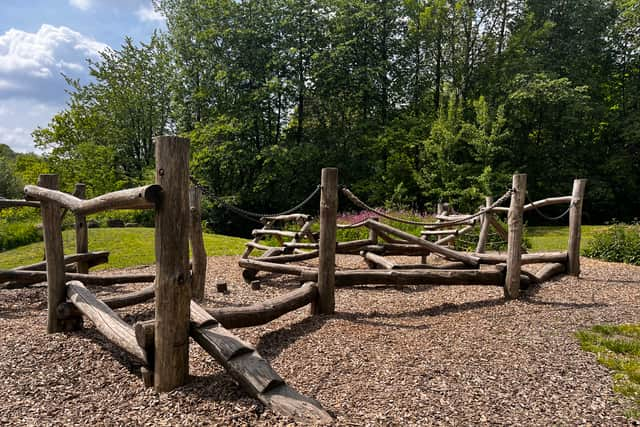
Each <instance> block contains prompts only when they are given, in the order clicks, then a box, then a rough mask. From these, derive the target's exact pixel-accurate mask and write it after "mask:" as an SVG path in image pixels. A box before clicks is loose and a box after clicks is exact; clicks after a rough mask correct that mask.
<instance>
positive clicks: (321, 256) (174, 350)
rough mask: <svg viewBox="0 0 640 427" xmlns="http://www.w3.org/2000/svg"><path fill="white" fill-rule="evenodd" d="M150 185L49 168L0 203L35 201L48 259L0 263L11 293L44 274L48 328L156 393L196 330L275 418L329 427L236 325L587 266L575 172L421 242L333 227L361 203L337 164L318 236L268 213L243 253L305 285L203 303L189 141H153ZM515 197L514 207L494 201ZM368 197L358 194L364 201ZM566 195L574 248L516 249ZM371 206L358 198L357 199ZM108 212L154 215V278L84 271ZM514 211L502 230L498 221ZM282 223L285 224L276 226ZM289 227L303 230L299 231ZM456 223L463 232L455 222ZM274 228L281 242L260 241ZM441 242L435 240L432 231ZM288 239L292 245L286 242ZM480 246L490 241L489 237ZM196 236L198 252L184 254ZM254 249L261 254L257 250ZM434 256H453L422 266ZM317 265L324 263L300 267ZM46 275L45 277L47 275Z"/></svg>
mask: <svg viewBox="0 0 640 427" xmlns="http://www.w3.org/2000/svg"><path fill="white" fill-rule="evenodd" d="M155 143H156V183H155V184H153V185H148V186H144V187H138V188H134V189H129V190H123V191H118V192H113V193H108V194H105V195H103V196H99V197H96V198H93V199H90V200H84V199H83V195H84V188H83V187H82V186H81V185H80V186H77V188H76V192H75V193H74V194H75V195H70V194H66V193H63V192H60V191H58V181H57V176H55V175H42V176H41V177H40V180H39V183H38V185H37V186H35V185H29V186H27V187H25V195H26V198H27V200H26V201H8V200H0V208H3V207H12V206H31V207H35V208H40V210H41V215H42V222H43V230H44V239H45V251H46V261H45V262H42V263H38V264H33V265H30V266H21V267H17V268H15V269H13V270H2V271H0V284H3V285H2V286H3V287H5V288H6V287H12V286H22V285H25V284H30V283H36V282H41V281H43V280H45V279H46V281H47V292H48V309H47V312H48V317H47V332H48V333H57V332H61V331H69V330H76V329H80V328H81V327H82V317H83V316H84V317H86V318H88V319H90V320H91V321H92V322H93V323H94V325H95V327H96V329H97V330H98V331H100V332H101V333H102V334H103V335H104V336H105V337H106V338H107V339H109V340H110V341H111V342H112V343H114V344H115V345H117V346H118V347H120V348H122V349H123V350H125V351H126V352H128V353H129V354H130V355H131V356H133V357H135V358H136V359H137V360H139V361H140V362H142V363H143V365H144V368H143V369H142V370H141V373H142V377H143V380H144V382H145V384H146V385H148V386H153V387H154V388H155V390H156V391H158V392H164V391H170V390H172V389H174V388H176V387H178V386H180V385H182V384H184V383H185V382H186V381H187V378H188V374H189V337H191V338H193V339H194V340H195V341H196V342H197V343H198V344H199V345H200V346H202V348H203V349H204V350H205V351H207V352H208V353H209V354H210V355H211V356H213V358H214V359H215V360H216V361H217V362H218V363H220V364H221V365H222V366H223V367H224V368H225V369H227V370H228V372H229V373H230V374H231V375H232V376H233V378H234V379H235V380H236V381H237V382H238V383H239V384H240V385H242V386H243V388H244V389H245V390H246V391H247V392H248V393H249V394H250V395H252V396H253V397H255V398H257V399H259V400H260V401H261V402H263V403H264V404H265V405H266V406H269V407H270V408H272V409H273V410H274V411H275V412H278V413H281V414H284V415H287V416H291V417H293V418H296V419H298V420H300V421H303V422H306V423H330V422H332V420H333V418H332V417H331V415H330V414H329V413H328V412H327V411H325V410H324V409H323V408H322V406H321V404H320V403H318V402H317V401H315V400H313V399H311V398H308V397H306V396H303V395H301V394H300V393H298V392H296V391H295V390H294V389H292V388H291V387H290V386H288V385H287V384H286V382H285V381H284V379H282V378H281V377H280V376H279V375H278V374H277V373H276V372H275V371H274V370H273V369H272V368H271V366H270V365H269V363H268V362H267V361H266V360H265V359H263V358H262V357H261V356H260V354H259V353H258V352H257V351H256V350H255V348H254V347H253V346H252V345H251V344H248V343H246V342H244V341H243V340H241V339H240V338H238V337H236V336H235V335H233V334H232V333H231V332H230V331H229V330H228V329H232V328H240V327H248V326H255V325H260V324H264V323H267V322H270V321H271V320H273V319H275V318H277V317H279V316H281V315H283V314H286V313H288V312H290V311H293V310H296V309H298V308H301V307H303V306H305V305H309V304H310V306H311V313H312V314H324V315H330V314H332V313H333V312H334V310H335V298H336V295H335V289H336V287H346V286H354V285H371V284H391V285H397V286H403V285H489V286H501V287H503V288H504V294H505V297H506V298H517V297H518V296H519V295H520V290H521V288H525V287H526V286H527V285H528V284H530V283H541V282H544V281H546V280H548V279H549V278H551V277H552V276H554V275H556V274H559V273H562V272H566V273H568V274H572V275H576V276H577V275H578V274H579V272H580V260H579V246H580V225H581V211H582V200H583V196H584V188H585V184H586V180H575V181H574V186H573V194H572V195H571V196H565V197H556V198H551V199H545V200H542V201H538V202H533V203H530V204H528V205H525V194H526V178H527V177H526V175H522V174H520V175H514V177H513V187H512V189H511V190H509V191H508V192H507V193H506V194H505V195H504V196H503V197H501V198H500V199H498V201H497V202H495V203H493V202H492V201H490V200H488V201H487V204H486V206H485V207H484V208H482V209H480V210H479V211H478V212H476V213H474V214H472V215H463V216H455V215H454V216H451V215H442V216H439V217H438V219H439V222H438V223H436V224H425V230H424V232H423V233H422V235H421V236H420V237H418V236H414V235H413V234H410V233H407V232H404V231H402V230H399V229H397V228H394V227H392V226H390V225H387V224H384V223H382V222H380V221H378V220H377V219H368V220H365V221H363V222H361V223H358V224H350V225H338V224H337V223H336V219H337V210H338V199H339V197H338V196H339V191H342V192H343V194H344V195H345V196H346V197H348V198H349V199H350V200H352V201H354V203H356V204H358V203H357V201H359V199H358V198H357V197H356V196H355V195H353V193H351V192H350V191H349V190H348V189H346V188H343V189H342V190H340V188H339V186H338V171H337V169H334V168H325V169H323V170H322V177H321V188H320V218H319V223H320V224H319V232H314V231H313V226H314V219H313V218H312V217H311V216H309V215H305V214H295V213H294V214H287V215H276V216H271V217H265V218H263V220H262V222H263V224H264V227H263V228H262V229H258V230H254V232H253V236H254V239H253V241H251V242H248V243H247V249H246V251H245V252H244V253H243V255H242V257H241V259H240V260H239V265H240V266H241V267H242V268H244V271H243V277H244V279H245V280H246V281H248V282H251V281H254V280H255V278H256V277H257V275H258V274H259V272H261V271H265V272H272V273H282V274H288V275H292V276H294V277H295V278H297V280H299V281H300V282H301V286H300V287H299V288H297V289H294V290H292V291H291V292H289V293H287V294H285V295H282V296H279V297H277V298H274V299H270V300H267V301H263V302H259V303H256V304H253V305H250V306H244V307H222V308H207V307H203V306H202V305H201V304H200V303H199V302H198V301H201V300H202V299H203V296H204V286H205V272H206V253H205V251H204V243H203V240H202V229H201V226H200V200H201V193H200V190H199V189H198V188H195V187H191V188H190V187H189V168H188V158H189V141H188V140H186V139H183V138H177V137H158V138H156V141H155ZM506 200H510V205H509V207H508V208H507V207H501V206H499V205H500V204H501V203H502V202H504V201H506ZM359 202H360V203H362V202H361V201H359ZM559 203H569V214H570V225H569V227H570V236H569V242H568V250H567V251H564V252H553V253H536V254H523V253H522V232H523V214H524V212H526V211H529V210H532V209H536V208H539V207H542V206H548V205H551V204H559ZM362 204H363V205H364V203H362ZM63 209H66V210H69V211H71V212H72V213H73V214H74V215H75V219H76V227H75V229H76V246H77V247H76V251H77V253H76V254H74V255H69V256H64V252H63V246H62V230H61V218H62V211H63ZM110 209H153V210H155V227H156V228H155V252H156V273H155V274H154V275H121V276H109V277H106V276H99V275H95V274H89V268H91V267H93V266H95V265H97V264H99V263H104V262H106V261H107V259H108V253H106V252H89V251H88V243H87V242H88V238H87V234H88V231H87V227H86V215H88V214H91V213H96V212H101V211H104V210H110ZM504 212H506V213H507V215H508V217H507V219H508V227H507V230H504V228H503V227H502V226H501V225H500V224H499V222H498V221H497V220H496V218H495V216H496V215H498V214H500V213H504ZM476 222H480V230H481V231H480V237H479V241H478V245H477V249H476V251H475V252H473V253H469V252H462V251H457V250H454V249H452V248H450V247H448V246H447V244H449V243H450V242H451V241H453V240H454V239H455V238H456V237H457V236H459V235H462V234H464V233H466V232H468V231H469V230H471V228H469V227H473V226H474V224H475V223H476ZM278 224H280V226H279V225H278ZM292 224H295V227H297V231H291V228H290V227H291V225H292ZM340 227H349V228H353V227H364V228H366V229H367V230H368V238H367V239H363V240H355V241H349V242H337V237H336V236H337V230H338V228H340ZM458 227H461V228H458ZM490 227H494V228H495V229H496V230H497V231H498V232H499V233H503V234H504V235H505V237H506V240H507V243H508V249H507V253H506V254H504V255H502V254H490V253H485V247H484V246H485V245H486V239H487V233H488V232H489V231H488V230H489V228H490ZM267 236H272V237H273V238H275V239H276V241H277V242H278V246H268V245H265V244H264V243H262V242H261V241H262V240H263V239H264V238H265V237H267ZM433 236H435V237H436V238H437V240H436V241H430V240H428V239H429V238H431V237H433ZM285 239H287V240H286V241H285ZM483 240H484V243H482V242H483ZM189 242H191V248H192V252H193V258H192V260H191V262H190V260H189ZM254 250H261V251H263V253H262V254H261V255H260V256H258V257H250V255H251V253H252V252H253V251H254ZM336 254H349V255H356V256H361V257H362V258H363V260H365V262H366V263H367V265H368V266H369V267H370V268H368V269H359V270H337V269H336ZM430 254H434V255H437V256H438V257H441V258H443V259H444V260H445V261H444V262H442V263H437V264H429V263H427V262H426V260H427V258H426V257H427V256H428V255H430ZM386 255H404V256H416V257H420V262H419V263H416V264H398V263H397V262H395V261H393V260H390V259H388V258H386V257H385V256H386ZM312 259H317V263H318V264H317V267H309V266H305V265H298V264H296V263H298V262H302V261H308V260H312ZM541 263H543V264H545V265H544V267H543V268H541V269H540V270H538V271H537V272H536V273H535V274H534V273H531V272H528V271H527V270H526V268H525V269H523V268H522V266H523V265H527V264H541ZM45 270H46V271H45ZM135 282H149V283H151V282H153V285H150V286H148V287H146V288H144V289H142V290H139V291H136V292H131V293H129V294H126V295H121V296H116V297H110V298H105V299H102V300H101V299H99V298H97V297H96V296H95V295H94V294H93V293H92V292H91V291H90V290H89V289H87V287H86V286H85V285H109V284H115V283H135ZM154 298H155V318H154V319H153V320H149V321H142V322H137V323H135V324H133V325H129V324H127V323H126V322H124V320H123V319H122V318H121V317H120V316H119V315H118V314H117V313H116V312H115V311H114V309H117V308H122V307H127V306H131V305H134V304H139V303H142V302H146V301H149V300H151V299H154Z"/></svg>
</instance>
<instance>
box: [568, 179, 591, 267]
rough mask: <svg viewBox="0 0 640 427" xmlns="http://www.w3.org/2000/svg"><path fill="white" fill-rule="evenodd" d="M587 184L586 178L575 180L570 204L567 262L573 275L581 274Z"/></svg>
mask: <svg viewBox="0 0 640 427" xmlns="http://www.w3.org/2000/svg"><path fill="white" fill-rule="evenodd" d="M586 185H587V180H586V179H576V180H574V181H573V191H572V192H571V206H569V250H568V253H569V260H568V262H567V273H568V274H570V275H572V276H579V275H580V238H581V235H582V231H581V228H582V201H583V199H584V188H585V186H586Z"/></svg>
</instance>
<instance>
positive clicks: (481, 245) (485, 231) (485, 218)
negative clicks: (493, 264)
mask: <svg viewBox="0 0 640 427" xmlns="http://www.w3.org/2000/svg"><path fill="white" fill-rule="evenodd" d="M484 200H485V202H484V203H485V207H487V208H488V207H489V206H491V204H493V197H491V196H487V197H485V199H484ZM489 215H491V212H485V213H484V215H482V216H481V217H480V218H481V219H482V224H481V225H480V235H479V236H478V245H477V246H476V252H477V253H479V254H482V253H484V252H485V250H486V247H487V240H489V228H490V225H491V224H490V223H489Z"/></svg>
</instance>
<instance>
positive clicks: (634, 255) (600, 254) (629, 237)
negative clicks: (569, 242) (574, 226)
mask: <svg viewBox="0 0 640 427" xmlns="http://www.w3.org/2000/svg"><path fill="white" fill-rule="evenodd" d="M584 255H585V256H588V257H591V258H598V259H602V260H604V261H609V262H624V263H627V264H634V265H640V225H637V224H635V225H627V224H614V225H613V226H611V227H609V228H607V229H606V230H604V231H601V232H599V233H596V234H595V235H594V236H593V238H592V239H591V241H590V242H589V245H588V246H587V247H586V248H585V250H584Z"/></svg>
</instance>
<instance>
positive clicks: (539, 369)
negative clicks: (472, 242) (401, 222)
mask: <svg viewBox="0 0 640 427" xmlns="http://www.w3.org/2000/svg"><path fill="white" fill-rule="evenodd" d="M339 261H340V265H343V266H347V265H349V266H355V265H361V262H360V261H359V260H358V259H357V258H355V257H351V258H347V257H342V258H341V259H340V260H339ZM414 261H415V259H414ZM582 262H583V273H582V276H581V278H580V279H576V278H572V277H566V276H565V277H561V278H560V279H559V280H556V281H552V282H547V283H546V284H544V285H543V286H542V287H538V288H536V289H534V290H532V291H530V292H529V295H528V296H527V297H526V298H524V299H521V300H518V301H512V302H505V301H504V300H503V298H502V290H501V289H499V288H485V287H469V286H465V287H445V286H440V287H420V288H418V287H406V288H404V289H395V288H394V287H377V288H358V289H340V290H338V291H337V295H336V301H337V306H336V314H335V315H332V316H326V317H316V318H311V317H309V316H308V315H307V310H306V309H300V310H297V311H295V312H293V313H289V314H287V315H286V316H283V317H282V318H280V319H277V320H276V321H274V322H271V323H270V324H268V325H265V326H262V327H255V328H247V329H242V330H237V331H236V333H237V334H238V335H240V336H241V337H242V338H244V339H246V340H248V341H249V342H251V343H253V344H254V345H256V347H257V348H258V351H259V352H260V353H261V354H262V355H263V356H265V357H266V358H267V359H268V360H270V361H271V363H272V364H273V366H274V368H275V369H276V371H278V373H280V375H282V376H283V378H285V379H286V380H287V381H288V382H289V384H291V385H292V386H293V387H294V388H296V389H297V390H298V391H300V392H302V393H304V394H306V395H308V396H311V397H313V398H316V399H317V400H319V401H320V402H322V404H323V405H324V407H325V408H326V409H327V410H329V411H330V412H331V413H333V414H334V415H335V416H336V420H337V424H338V425H403V426H404V425H628V424H633V421H631V420H628V419H626V418H625V417H624V411H625V409H626V408H627V407H628V405H629V401H627V400H625V399H624V398H623V397H621V396H620V395H617V394H614V393H613V392H612V379H611V374H610V373H609V371H608V370H607V369H605V368H604V367H602V366H600V365H599V364H598V363H596V361H595V357H594V355H593V354H591V353H586V352H583V351H582V350H580V347H579V345H578V343H577V341H576V339H575V337H574V333H575V332H576V331H578V330H580V329H582V328H586V327H589V326H591V325H594V324H598V323H630V322H636V323H637V322H640V314H639V313H640V310H639V308H640V307H639V305H640V268H639V267H633V266H627V265H620V264H609V263H603V262H598V261H592V260H587V259H583V261H582ZM137 271H140V272H143V271H152V268H143V269H138V270H137ZM113 273H115V272H113ZM240 273H241V271H240V269H239V268H238V267H237V258H236V257H216V258H210V259H209V271H208V288H207V304H208V305H220V306H224V305H229V304H248V303H252V302H256V301H260V300H264V299H267V298H270V297H273V296H275V295H279V294H282V293H284V292H287V291H289V290H291V289H292V287H293V286H295V285H296V284H295V283H293V282H286V281H285V280H283V279H282V278H278V277H276V276H262V277H266V278H267V280H266V282H265V283H264V284H263V287H262V289H261V290H259V291H252V290H251V289H250V287H249V286H247V285H245V284H243V282H242V279H241V275H240ZM216 279H225V280H226V281H227V282H228V284H229V289H230V292H229V293H228V294H226V295H222V294H218V293H216V292H215V286H214V283H215V280H216ZM140 287H144V285H127V286H118V287H113V288H111V289H109V290H108V291H109V293H114V292H129V291H131V290H133V289H136V288H140ZM96 291H97V290H96ZM45 292H46V291H45V289H44V288H42V287H40V288H34V289H25V290H12V291H8V290H3V291H0V424H7V425H72V424H76V425H221V426H226V425H289V424H290V423H291V422H290V420H287V419H283V418H280V417H278V416H277V415H275V414H273V413H272V412H270V411H268V410H265V409H264V408H263V407H262V406H261V404H260V403H259V402H257V401H255V400H253V399H251V398H249V397H247V396H246V395H245V394H244V393H243V392H242V391H241V390H239V388H238V387H237V386H235V385H234V383H233V381H232V380H231V378H230V377H229V376H228V375H227V374H226V373H225V372H224V371H223V370H222V369H221V368H219V367H218V366H217V364H216V363H215V362H214V361H213V360H212V359H211V358H210V357H208V355H207V354H206V353H204V351H202V350H201V349H200V348H199V347H198V346H197V345H196V344H193V343H192V346H191V375H192V378H191V381H190V383H189V384H188V385H186V386H184V387H181V388H179V389H178V390H175V391H173V392H171V393H168V394H157V393H155V392H154V391H153V390H152V389H145V388H144V386H143V384H142V381H141V380H140V378H139V377H138V375H139V366H137V365H135V364H132V362H131V359H130V358H128V357H127V356H126V354H124V353H123V352H121V351H119V350H118V349H116V348H115V347H114V346H112V345H110V344H109V343H108V342H106V341H105V340H104V339H103V338H101V336H100V335H99V334H98V333H96V331H95V330H94V329H93V325H92V324H91V323H90V322H89V321H86V322H85V329H84V330H83V331H81V332H74V333H68V334H56V335H46V334H45V327H46V302H45V301H46V295H45ZM105 294H106V292H105ZM119 312H120V313H121V314H122V315H123V316H124V317H125V320H127V321H128V322H133V321H135V320H142V319H148V318H151V317H152V316H153V306H152V305H151V304H145V305H140V306H137V307H135V308H129V309H123V310H119Z"/></svg>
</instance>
